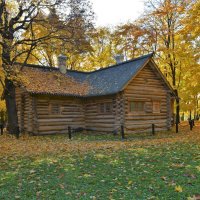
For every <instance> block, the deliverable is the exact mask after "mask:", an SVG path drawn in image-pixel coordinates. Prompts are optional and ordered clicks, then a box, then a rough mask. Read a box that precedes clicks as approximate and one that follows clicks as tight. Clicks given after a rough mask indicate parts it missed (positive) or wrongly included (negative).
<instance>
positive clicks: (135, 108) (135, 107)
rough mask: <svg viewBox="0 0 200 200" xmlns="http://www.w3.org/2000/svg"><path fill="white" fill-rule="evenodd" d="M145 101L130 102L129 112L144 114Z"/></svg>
mask: <svg viewBox="0 0 200 200" xmlns="http://www.w3.org/2000/svg"><path fill="white" fill-rule="evenodd" d="M144 105H145V102H144V101H130V104H129V110H130V112H144Z"/></svg>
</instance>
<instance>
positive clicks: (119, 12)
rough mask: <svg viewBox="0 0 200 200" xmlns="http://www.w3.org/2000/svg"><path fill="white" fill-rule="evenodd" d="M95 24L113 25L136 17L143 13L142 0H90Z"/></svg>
mask: <svg viewBox="0 0 200 200" xmlns="http://www.w3.org/2000/svg"><path fill="white" fill-rule="evenodd" d="M90 1H91V2H92V4H93V10H94V12H95V14H96V25H97V26H107V25H111V26H115V25H117V24H120V23H124V22H127V21H133V20H135V19H137V18H138V17H139V16H140V14H142V13H143V9H144V3H143V0H90Z"/></svg>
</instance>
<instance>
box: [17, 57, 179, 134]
mask: <svg viewBox="0 0 200 200" xmlns="http://www.w3.org/2000/svg"><path fill="white" fill-rule="evenodd" d="M152 55H153V54H148V55H144V56H141V57H138V58H135V59H133V60H129V61H125V62H119V63H117V64H115V65H113V66H109V67H107V68H103V69H99V70H96V71H92V72H81V71H73V70H67V69H66V57H65V56H60V57H59V58H58V67H57V68H56V67H44V66H38V65H31V64H27V65H26V66H23V68H21V70H20V71H19V74H20V76H22V77H24V78H21V79H22V81H21V84H20V86H18V87H16V104H17V110H18V120H19V126H20V130H21V132H28V133H31V134H34V135H42V134H43V135H44V134H57V133H59V134H60V133H66V132H67V127H68V126H71V127H72V128H84V129H87V130H94V131H100V132H116V131H117V130H119V127H120V126H121V125H124V129H125V132H127V133H129V132H130V133H139V132H148V131H151V125H152V124H155V127H156V129H157V130H159V131H161V130H169V129H170V128H171V126H172V123H171V121H172V117H173V102H174V98H176V97H175V94H174V92H173V89H172V87H171V86H170V84H169V83H168V81H167V80H166V78H165V76H164V75H163V74H162V73H161V71H160V70H159V68H158V66H157V65H156V64H155V62H154V61H153V58H152Z"/></svg>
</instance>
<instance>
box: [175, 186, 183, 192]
mask: <svg viewBox="0 0 200 200" xmlns="http://www.w3.org/2000/svg"><path fill="white" fill-rule="evenodd" d="M175 191H176V192H183V188H182V187H181V186H180V185H178V186H176V187H175Z"/></svg>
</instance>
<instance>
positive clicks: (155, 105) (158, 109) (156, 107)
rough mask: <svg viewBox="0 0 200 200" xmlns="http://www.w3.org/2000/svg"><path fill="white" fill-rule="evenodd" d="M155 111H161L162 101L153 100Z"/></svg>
mask: <svg viewBox="0 0 200 200" xmlns="http://www.w3.org/2000/svg"><path fill="white" fill-rule="evenodd" d="M153 113H160V101H153Z"/></svg>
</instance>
